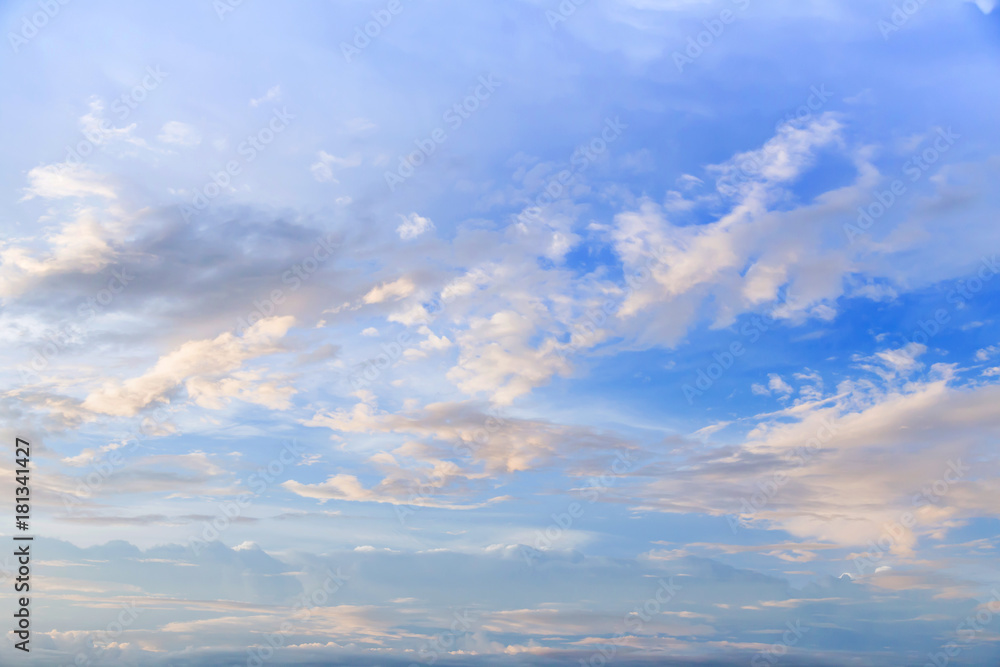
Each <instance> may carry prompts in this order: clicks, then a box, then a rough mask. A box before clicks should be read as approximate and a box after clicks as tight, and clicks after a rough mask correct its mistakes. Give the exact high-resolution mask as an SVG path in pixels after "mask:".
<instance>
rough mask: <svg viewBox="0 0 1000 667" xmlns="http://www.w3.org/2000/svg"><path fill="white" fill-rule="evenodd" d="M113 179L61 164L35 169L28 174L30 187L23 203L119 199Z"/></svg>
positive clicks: (83, 166)
mask: <svg viewBox="0 0 1000 667" xmlns="http://www.w3.org/2000/svg"><path fill="white" fill-rule="evenodd" d="M109 181H110V179H108V178H107V177H106V176H102V175H99V174H98V173H96V172H95V171H93V170H92V169H90V168H89V167H87V166H85V165H83V164H70V163H66V162H64V163H60V164H51V165H46V166H42V167H35V168H33V169H32V170H31V171H29V172H28V182H29V185H28V187H27V189H26V194H25V195H24V197H23V198H22V201H25V200H28V199H33V198H35V197H42V198H44V199H62V198H66V197H74V198H80V197H101V198H103V199H111V200H114V199H117V198H118V193H117V192H116V191H115V188H114V187H113V186H112V185H111V184H110V182H109Z"/></svg>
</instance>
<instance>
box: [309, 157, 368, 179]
mask: <svg viewBox="0 0 1000 667" xmlns="http://www.w3.org/2000/svg"><path fill="white" fill-rule="evenodd" d="M317 158H318V159H317V161H316V162H314V163H312V164H311V165H310V166H309V170H310V171H311V172H312V175H313V178H315V179H316V180H317V181H319V182H320V183H323V182H329V183H339V182H340V181H338V180H337V179H336V178H334V176H333V169H332V167H333V166H336V167H339V168H341V169H349V168H351V167H357V166H360V165H361V155H360V154H354V155H352V156H351V157H346V158H342V157H337V156H335V155H330V154H329V153H327V152H326V151H320V152H319V153H317Z"/></svg>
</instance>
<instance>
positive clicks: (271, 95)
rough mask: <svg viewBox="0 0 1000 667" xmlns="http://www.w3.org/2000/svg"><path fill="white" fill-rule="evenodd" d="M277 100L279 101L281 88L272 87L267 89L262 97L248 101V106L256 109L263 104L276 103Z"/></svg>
mask: <svg viewBox="0 0 1000 667" xmlns="http://www.w3.org/2000/svg"><path fill="white" fill-rule="evenodd" d="M279 100H281V86H273V87H271V88H268V90H267V92H266V93H264V96H263V97H258V98H256V99H252V100H250V106H252V107H258V106H260V105H261V104H263V103H264V102H277V101H279Z"/></svg>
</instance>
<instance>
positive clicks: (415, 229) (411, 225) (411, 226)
mask: <svg viewBox="0 0 1000 667" xmlns="http://www.w3.org/2000/svg"><path fill="white" fill-rule="evenodd" d="M399 217H400V218H402V220H403V222H402V223H400V225H399V227H396V233H398V234H399V238H401V239H403V240H404V241H409V240H410V239H415V238H417V237H418V236H420V235H421V234H423V233H424V232H427V231H430V230H432V229H434V223H433V222H431V221H430V220H429V219H427V218H424V217H421V216H419V215H417V214H416V213H411V214H410V215H401V216H399Z"/></svg>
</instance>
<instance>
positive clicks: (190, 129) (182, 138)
mask: <svg viewBox="0 0 1000 667" xmlns="http://www.w3.org/2000/svg"><path fill="white" fill-rule="evenodd" d="M157 139H159V140H160V141H162V142H163V143H165V144H173V145H175V146H184V147H191V146H197V145H198V144H200V143H201V135H200V134H198V131H197V130H196V129H195V128H194V126H192V125H188V124H187V123H182V122H180V121H177V120H172V121H170V122H168V123H165V124H164V125H163V127H162V128H161V129H160V134H159V136H158V137H157Z"/></svg>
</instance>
